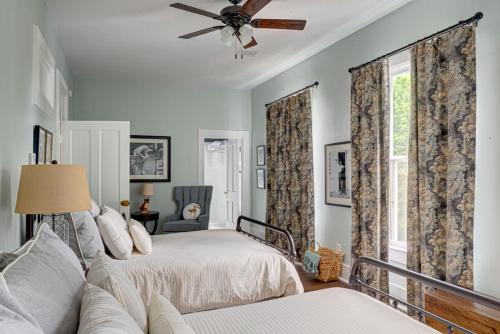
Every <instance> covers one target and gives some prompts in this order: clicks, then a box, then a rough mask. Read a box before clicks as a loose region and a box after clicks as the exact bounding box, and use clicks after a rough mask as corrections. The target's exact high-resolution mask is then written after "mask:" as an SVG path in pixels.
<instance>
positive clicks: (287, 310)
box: [184, 258, 500, 334]
mask: <svg viewBox="0 0 500 334" xmlns="http://www.w3.org/2000/svg"><path fill="white" fill-rule="evenodd" d="M361 264H364V265H374V266H377V267H379V268H381V269H385V270H388V271H390V272H393V273H397V274H400V275H403V276H405V277H407V278H412V279H416V280H418V281H420V282H422V283H424V284H425V285H426V286H428V287H431V288H438V289H443V290H445V291H448V292H452V293H456V294H458V295H460V296H462V297H466V298H468V299H470V300H471V301H474V302H476V303H480V304H483V305H486V306H489V307H493V308H500V301H499V300H496V299H493V298H491V297H487V296H484V295H481V294H478V293H475V292H473V291H470V290H465V289H462V288H459V287H457V286H453V285H451V284H448V283H445V282H442V281H438V280H435V279H432V278H429V277H425V276H423V275H420V274H418V273H414V272H410V271H408V270H405V269H400V268H398V267H395V266H392V265H390V264H387V263H384V262H381V261H378V260H375V259H371V258H360V259H359V261H358V262H356V264H355V265H354V266H353V270H352V275H351V279H350V284H351V289H344V288H332V289H327V290H320V291H316V292H309V293H305V294H301V295H296V296H291V297H286V298H280V299H274V300H270V301H264V302H261V303H256V304H252V305H244V306H238V307H232V308H228V309H220V310H212V311H207V312H200V313H193V314H188V315H184V320H185V321H186V322H187V323H188V324H189V325H190V326H191V327H192V328H193V329H194V331H195V333H197V334H229V333H231V334H233V333H239V334H256V333H259V334H271V333H288V334H293V333H297V334H298V333H315V334H321V333H325V334H326V333H342V334H354V333H371V334H391V333H394V334H396V333H405V334H413V333H415V334H417V333H419V334H420V333H421V334H426V333H438V332H437V331H435V330H434V329H432V328H431V327H428V326H426V325H425V324H424V323H422V322H419V321H417V320H415V319H413V318H411V317H409V316H408V315H406V314H405V313H403V312H402V311H400V307H401V306H403V307H404V308H406V309H410V308H411V309H413V310H414V311H416V312H417V313H418V314H419V315H421V319H423V317H424V316H425V317H431V318H434V319H435V320H437V321H440V322H442V323H444V324H445V325H446V326H447V327H448V332H449V333H453V332H454V331H458V332H461V333H469V334H470V333H472V332H471V331H468V330H467V329H465V328H463V327H460V326H458V325H455V324H453V323H451V322H449V321H447V320H444V319H442V318H440V317H438V316H435V315H433V314H432V313H429V312H427V311H425V310H422V309H419V308H418V307H415V306H413V305H409V304H407V303H406V302H404V301H402V300H400V299H398V298H395V297H392V296H389V295H388V294H385V293H383V292H381V291H378V290H376V289H373V288H370V287H367V286H366V284H365V283H363V281H362V279H361V278H360V277H361V275H360V274H359V273H360V267H361ZM361 289H367V290H369V291H371V292H372V293H374V294H375V295H376V296H377V297H381V296H385V297H388V298H389V301H390V304H385V303H382V302H380V301H379V300H377V299H376V298H372V297H370V296H368V295H366V294H364V293H361V292H360V291H359V290H361ZM389 305H391V306H389Z"/></svg>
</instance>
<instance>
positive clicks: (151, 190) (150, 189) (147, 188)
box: [142, 183, 155, 196]
mask: <svg viewBox="0 0 500 334" xmlns="http://www.w3.org/2000/svg"><path fill="white" fill-rule="evenodd" d="M142 194H143V195H144V196H153V195H154V194H155V187H154V186H153V184H152V183H144V186H143V187H142Z"/></svg>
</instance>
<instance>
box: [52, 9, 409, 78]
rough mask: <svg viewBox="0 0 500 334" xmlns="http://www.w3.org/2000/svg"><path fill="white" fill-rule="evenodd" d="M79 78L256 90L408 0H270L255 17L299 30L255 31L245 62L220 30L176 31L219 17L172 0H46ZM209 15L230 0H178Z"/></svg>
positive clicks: (209, 23)
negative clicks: (300, 25)
mask: <svg viewBox="0 0 500 334" xmlns="http://www.w3.org/2000/svg"><path fill="white" fill-rule="evenodd" d="M46 1H47V3H48V6H49V8H50V10H51V12H52V15H53V17H54V19H55V21H56V25H57V29H58V35H59V38H60V40H61V43H62V46H63V49H64V52H65V54H66V57H67V60H68V62H69V64H70V66H71V69H72V70H73V72H74V74H75V75H76V76H85V77H99V78H109V77H111V78H139V77H145V78H155V79H167V80H179V81H184V82H194V81H196V82H199V83H203V84H208V83H210V84H213V85H217V86H223V87H233V88H253V87H255V86H257V85H259V84H260V83H262V82H264V81H266V80H268V79H270V78H272V77H274V76H276V75H278V74H279V73H281V72H283V71H285V70H287V69H288V68H290V67H292V66H294V65H296V64H298V63H299V62H301V61H302V60H304V59H306V58H308V57H310V56H312V55H313V54H315V53H317V52H319V51H321V50H322V49H324V48H325V47H327V46H328V45H331V44H332V43H334V42H336V41H337V40H339V39H341V38H343V37H345V36H347V35H349V34H351V33H353V32H354V31H356V30H359V29H361V28H362V27H364V26H366V25H367V24H369V23H371V22H373V21H375V20H376V19H378V18H380V17H382V16H384V15H386V14H388V13H389V12H391V11H393V10H395V9H396V8H398V7H400V6H402V5H403V4H405V3H407V2H409V1H411V0H314V1H312V0H273V1H271V3H269V5H267V6H266V7H265V8H264V9H263V10H262V11H261V12H259V13H258V14H257V15H256V16H255V18H287V19H307V21H308V23H307V26H306V29H305V30H304V31H287V30H264V29H255V37H256V39H257V41H258V42H259V45H258V46H257V47H254V48H252V49H251V50H249V51H248V54H247V55H246V56H245V58H244V60H235V59H234V53H233V51H232V49H230V48H227V47H226V46H224V45H223V44H222V42H220V40H219V39H220V37H219V33H218V32H214V33H211V34H208V35H204V36H201V37H197V38H194V39H191V40H181V39H178V38H177V36H179V35H183V34H187V33H190V32H193V31H196V30H200V29H203V28H207V27H211V26H214V25H218V21H215V20H212V19H210V18H208V17H204V16H200V15H195V14H191V13H188V12H185V11H181V10H179V9H175V8H171V7H169V4H170V3H173V2H177V0H83V1H82V0H46ZM178 2H181V3H184V4H187V5H191V6H195V7H198V8H201V9H205V10H208V11H211V12H214V13H219V11H220V10H221V9H222V8H223V7H225V6H227V5H230V3H229V2H228V1H227V0H179V1H178Z"/></svg>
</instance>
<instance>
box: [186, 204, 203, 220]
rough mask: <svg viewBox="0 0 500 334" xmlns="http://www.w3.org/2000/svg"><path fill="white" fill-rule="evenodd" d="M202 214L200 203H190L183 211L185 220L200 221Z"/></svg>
mask: <svg viewBox="0 0 500 334" xmlns="http://www.w3.org/2000/svg"><path fill="white" fill-rule="evenodd" d="M200 214H201V207H200V205H199V204H198V203H189V204H188V205H186V206H185V207H184V210H182V216H183V217H184V219H192V220H194V219H198V217H199V216H200Z"/></svg>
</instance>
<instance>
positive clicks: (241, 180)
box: [199, 130, 251, 228]
mask: <svg viewBox="0 0 500 334" xmlns="http://www.w3.org/2000/svg"><path fill="white" fill-rule="evenodd" d="M212 141H221V142H224V144H225V146H226V147H225V154H221V156H220V158H221V159H219V161H218V167H217V172H216V174H217V175H218V176H217V179H216V180H215V181H214V178H213V177H212V176H211V175H213V174H214V173H213V172H214V171H212V172H209V173H207V169H209V168H210V166H211V161H212V160H207V151H206V148H207V142H212ZM221 160H224V161H225V162H226V163H225V164H224V165H221V164H220V163H221ZM212 166H213V165H212ZM222 173H223V174H222ZM221 174H222V176H223V177H222V178H221V177H220V175H221ZM214 183H216V184H217V185H218V187H217V188H218V189H224V190H222V191H218V192H217V193H216V189H215V186H214V194H213V196H212V205H211V209H210V221H211V222H212V220H214V221H213V223H214V224H215V225H220V221H225V222H226V223H227V224H226V226H225V228H235V226H236V225H235V223H236V221H237V219H238V216H240V215H245V216H249V215H250V207H251V203H250V136H249V133H248V131H233V130H199V184H203V185H214ZM223 206H224V207H223ZM215 208H217V209H215ZM214 209H215V210H216V211H218V212H222V213H223V216H222V217H223V218H222V219H220V218H218V217H219V216H221V215H219V214H217V218H216V219H218V221H215V219H213V218H214V216H213V215H212V214H213V213H214V211H212V210H214ZM214 224H211V225H210V228H218V226H214Z"/></svg>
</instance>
